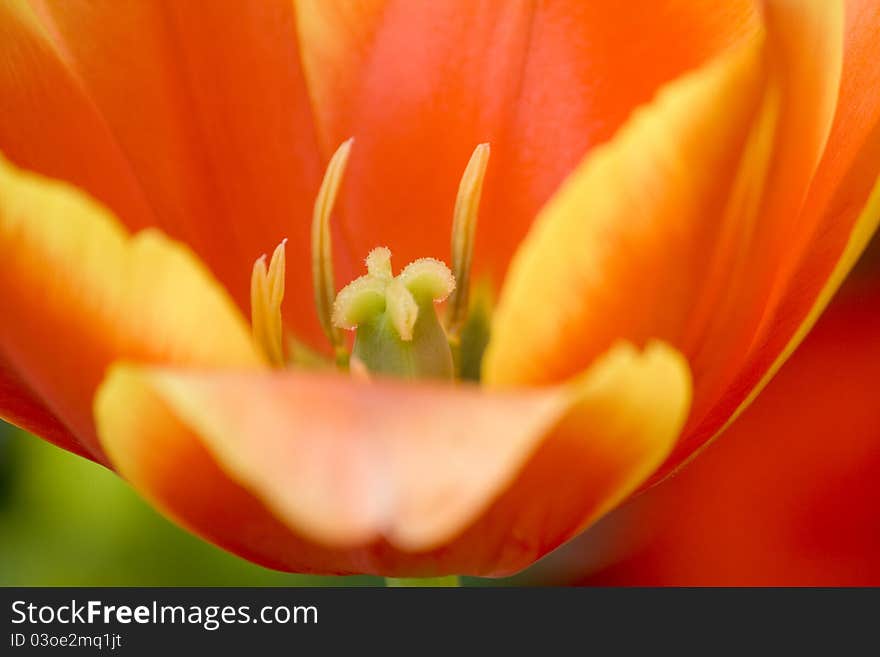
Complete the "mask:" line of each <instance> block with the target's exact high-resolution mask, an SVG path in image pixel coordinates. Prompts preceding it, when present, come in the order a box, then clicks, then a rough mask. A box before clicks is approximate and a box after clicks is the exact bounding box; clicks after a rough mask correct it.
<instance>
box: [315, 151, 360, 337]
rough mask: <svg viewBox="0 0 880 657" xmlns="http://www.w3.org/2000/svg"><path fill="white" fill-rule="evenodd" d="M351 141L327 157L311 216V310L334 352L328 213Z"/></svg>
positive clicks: (331, 255) (334, 295) (332, 291)
mask: <svg viewBox="0 0 880 657" xmlns="http://www.w3.org/2000/svg"><path fill="white" fill-rule="evenodd" d="M353 141H354V139H349V140H348V141H346V142H344V143H343V144H342V145H341V146H340V147H339V148H338V149H337V151H336V152H335V153H334V154H333V157H332V158H330V163H329V164H328V165H327V171H326V173H325V174H324V180H323V182H322V183H321V189H320V190H319V191H318V197H317V198H316V199H315V209H314V214H313V215H312V283H313V285H314V290H315V307H316V309H317V311H318V320H319V321H320V322H321V328H323V329H324V333H325V334H326V336H327V338H328V339H329V340H330V343H331V344H332V345H333V347H334V349H335V350H336V351H337V353H339V352H340V350H342V349H343V344H342V335H341V334H340V332H339V329H338V328H336V327H335V326H334V324H333V321H332V314H333V304H334V299H335V297H336V285H335V282H334V280H333V248H332V242H331V236H330V214H331V213H332V212H333V205H334V203H335V202H336V195H337V194H338V193H339V186H340V185H341V184H342V175H343V173H344V172H345V165H346V163H347V162H348V156H349V153H350V152H351V145H352V142H353Z"/></svg>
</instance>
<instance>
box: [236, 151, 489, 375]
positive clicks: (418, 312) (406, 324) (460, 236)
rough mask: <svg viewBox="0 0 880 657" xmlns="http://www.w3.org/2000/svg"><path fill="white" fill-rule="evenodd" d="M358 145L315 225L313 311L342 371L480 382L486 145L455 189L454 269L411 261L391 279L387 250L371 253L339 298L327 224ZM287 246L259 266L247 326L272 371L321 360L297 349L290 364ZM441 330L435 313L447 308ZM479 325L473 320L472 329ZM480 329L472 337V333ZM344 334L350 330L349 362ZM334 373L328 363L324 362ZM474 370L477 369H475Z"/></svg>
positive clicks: (333, 180)
mask: <svg viewBox="0 0 880 657" xmlns="http://www.w3.org/2000/svg"><path fill="white" fill-rule="evenodd" d="M351 146H352V140H351V139H350V140H348V141H347V142H345V143H344V144H342V145H341V146H340V147H339V149H338V150H337V151H336V153H335V154H334V155H333V157H332V158H331V160H330V163H329V164H328V166H327V172H326V173H325V175H324V180H323V182H322V184H321V188H320V190H319V192H318V196H317V198H316V200H315V209H314V214H313V217H312V245H311V246H312V281H313V286H314V297H315V308H316V311H317V314H318V319H319V320H320V323H321V327H322V328H323V330H324V334H325V335H326V336H327V339H328V340H329V341H330V344H331V345H332V347H333V350H334V353H335V361H336V366H337V367H340V368H346V367H347V368H349V370H350V371H351V372H352V374H353V375H359V376H369V375H370V374H380V375H393V376H399V377H403V378H409V379H413V378H441V379H452V378H454V377H456V376H464V377H466V378H478V375H479V359H480V358H481V356H482V349H483V347H484V346H485V342H486V336H487V331H488V314H487V312H486V310H485V308H484V307H483V305H482V304H480V307H478V308H477V309H476V312H474V311H473V309H471V307H470V305H469V287H470V269H471V261H472V257H473V247H474V238H475V234H476V222H477V215H478V209H479V204H480V195H481V192H482V186H483V179H484V177H485V173H486V167H487V165H488V161H489V145H488V144H480V145H479V146H477V148H476V149H475V150H474V153H473V155H472V156H471V159H470V161H469V162H468V165H467V168H466V169H465V172H464V175H463V176H462V180H461V184H460V186H459V190H458V197H457V199H456V203H455V211H454V216H453V224H452V270H450V268H449V267H447V266H446V265H445V264H444V263H442V262H441V261H439V260H436V259H434V258H420V259H418V260H415V261H414V262H411V263H410V264H409V265H407V266H406V267H404V268H403V270H402V271H401V272H400V273H399V274H398V275H397V276H394V274H393V272H392V269H391V251H390V250H389V249H387V248H385V247H379V248H375V249H373V250H372V251H371V252H370V253H369V255H368V256H367V258H366V265H367V273H366V274H365V275H363V276H360V277H359V278H357V279H355V280H354V281H352V282H351V283H349V284H348V285H346V286H345V287H344V288H343V289H342V290H340V291H339V294H338V295H337V294H336V292H335V290H336V286H335V282H334V272H333V255H332V244H331V233H330V215H331V213H332V210H333V206H334V203H335V200H336V195H337V193H338V191H339V187H340V185H341V183H342V176H343V173H344V171H345V165H346V163H347V161H348V156H349V153H350V151H351ZM285 242H286V240H285V241H284V242H282V243H281V244H279V245H278V247H277V248H276V249H275V252H274V253H273V254H272V258H271V260H270V261H269V264H268V266H267V264H266V256H265V255H264V256H262V257H261V258H259V259H258V260H257V261H256V262H255V263H254V268H253V273H252V276H251V320H252V324H253V333H254V340H255V341H256V343H257V344H258V345H259V347H260V348H261V349H262V351H263V352H264V353H265V354H266V357H267V359H268V360H269V362H270V363H272V364H273V365H275V366H277V367H281V366H284V365H285V364H286V363H287V362H288V360H292V361H293V362H294V364H303V363H304V362H305V361H306V360H308V361H309V362H313V361H314V360H315V359H320V357H318V356H316V354H314V352H311V350H308V349H306V348H304V347H303V345H302V344H301V343H297V342H296V341H293V342H292V343H291V344H292V345H293V348H292V349H291V351H296V352H297V353H293V354H291V355H290V356H289V357H285V348H284V330H283V326H282V321H281V302H282V299H283V297H284V276H285V254H284V249H285ZM447 299H448V302H447V306H446V313H445V317H444V320H443V321H442V322H441V319H440V317H438V314H437V311H436V304H438V303H440V302H442V301H444V300H447ZM475 319H476V320H477V321H476V322H475ZM475 326H476V329H477V330H476V331H474V328H475ZM341 329H347V330H353V331H356V333H355V340H354V346H353V349H352V352H351V354H350V355H349V353H348V350H347V348H346V346H345V341H344V339H343V335H342V332H341ZM326 365H328V366H329V363H326ZM475 365H476V366H475Z"/></svg>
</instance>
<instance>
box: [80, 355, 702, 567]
mask: <svg viewBox="0 0 880 657" xmlns="http://www.w3.org/2000/svg"><path fill="white" fill-rule="evenodd" d="M688 400H689V377H688V373H687V368H686V365H685V364H684V362H683V360H682V359H681V357H680V356H679V355H678V354H676V353H675V352H674V351H672V350H670V349H669V348H668V347H665V346H663V345H660V344H655V345H652V346H651V347H650V348H649V349H647V350H646V351H645V352H644V353H643V354H638V353H636V352H635V350H633V349H632V348H631V347H629V346H626V345H623V346H618V347H616V348H615V349H614V350H612V351H611V352H609V354H607V355H606V356H604V357H603V358H602V359H600V360H599V361H597V363H596V364H595V365H594V366H593V367H592V368H591V369H590V370H589V371H588V372H586V373H585V374H584V375H583V377H582V378H580V379H579V380H578V381H577V382H575V383H573V384H572V385H570V386H567V387H562V388H554V389H547V390H543V391H532V392H517V393H510V394H504V393H501V394H485V393H483V392H482V391H480V390H479V389H478V388H476V387H469V386H461V387H453V386H442V387H441V386H433V385H428V384H422V385H412V384H406V385H404V384H400V383H397V382H393V381H377V382H371V383H366V382H359V381H355V380H352V379H347V378H342V377H339V376H318V375H307V374H302V373H296V372H285V373H262V374H234V373H226V374H203V373H197V372H195V373H194V372H187V371H181V370H169V369H149V368H139V367H136V366H129V365H120V366H117V367H115V368H114V369H113V370H111V373H110V375H109V376H108V378H107V380H106V382H105V383H104V384H103V386H102V387H101V389H100V391H99V393H98V397H97V399H96V404H95V413H96V418H97V423H98V427H99V433H100V435H101V440H102V443H103V444H104V445H105V446H106V448H107V450H108V453H109V455H110V458H111V460H112V462H113V464H114V465H115V466H116V467H117V468H118V469H119V471H120V472H121V473H122V474H123V475H124V476H125V477H126V478H128V479H129V480H130V481H131V482H132V483H133V484H134V485H135V487H137V488H138V489H140V490H141V491H142V492H143V493H144V494H145V495H146V496H147V497H149V498H150V499H152V500H153V501H154V502H155V503H157V504H158V505H159V506H160V507H162V508H163V509H165V510H166V511H167V512H168V513H169V514H171V515H172V516H173V517H175V518H177V519H178V520H179V521H180V522H182V523H183V524H185V525H187V526H189V527H191V528H193V529H194V530H195V531H197V532H199V533H200V534H202V535H203V536H205V537H207V538H208V539H210V540H212V541H215V542H217V543H219V544H220V545H222V546H224V547H226V548H228V549H231V550H234V551H236V552H238V553H240V554H242V555H243V556H247V557H248V558H252V559H255V560H258V561H260V562H263V563H269V564H273V565H275V566H276V567H283V568H285V569H289V570H297V571H308V572H315V571H318V572H320V571H324V572H373V573H381V574H386V575H415V574H421V575H435V574H441V573H450V572H451V573H475V574H492V573H495V574H498V573H502V572H510V571H513V570H516V569H519V568H522V567H524V566H525V565H527V564H528V563H530V562H531V561H533V560H534V559H536V558H538V557H539V556H541V555H542V554H544V553H545V552H547V551H549V550H551V549H552V548H553V547H555V546H557V545H558V544H559V543H561V542H562V541H564V540H566V539H567V538H570V537H571V536H572V535H573V534H574V533H576V532H577V531H579V530H580V529H581V528H583V527H584V526H585V525H586V524H588V523H589V522H590V521H592V520H593V519H594V518H595V517H596V516H597V515H599V514H601V513H603V512H605V511H607V510H608V509H609V508H610V507H611V506H613V505H614V504H616V503H618V502H619V501H620V500H621V499H622V498H623V497H624V496H625V495H627V494H628V493H629V492H630V491H631V490H632V489H633V488H635V487H636V486H637V485H638V484H639V482H640V481H641V480H642V479H643V478H644V477H645V476H646V475H647V474H648V473H650V472H651V470H652V469H653V468H654V467H655V466H656V465H657V464H658V463H659V462H660V461H661V460H662V459H663V457H664V456H665V454H666V452H667V450H668V449H669V447H670V446H671V445H672V443H673V441H674V439H675V435H676V434H677V431H678V429H679V427H680V424H681V422H682V421H683V418H684V417H685V414H686V412H687V406H688ZM221 473H225V477H224V476H223V475H222V474H221ZM551 473H552V474H551ZM551 477H552V485H551V480H550V478H551ZM227 478H228V479H227ZM218 483H219V487H218ZM242 508H249V509H252V510H253V509H259V511H258V512H257V513H256V515H254V516H252V520H251V521H250V523H251V524H250V526H249V527H248V528H246V529H245V530H244V531H243V528H242V522H243V520H242V519H241V516H240V515H239V513H238V510H239V509H242ZM227 509H232V510H233V516H234V518H233V519H232V520H231V521H230V519H229V517H228V515H227ZM280 526H286V527H287V531H286V532H282V531H281V530H280Z"/></svg>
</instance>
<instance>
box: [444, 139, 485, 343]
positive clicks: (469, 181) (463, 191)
mask: <svg viewBox="0 0 880 657" xmlns="http://www.w3.org/2000/svg"><path fill="white" fill-rule="evenodd" d="M489 151H490V149H489V144H480V145H479V146H477V147H476V148H475V149H474V152H473V154H472V155H471V159H470V161H469V162H468V165H467V167H466V168H465V170H464V174H463V175H462V177H461V183H460V184H459V187H458V196H457V197H456V199H455V210H454V212H453V222H452V274H453V276H454V277H455V280H456V281H458V286H457V287H456V289H455V291H454V292H453V293H452V296H451V297H450V299H449V304H448V306H447V314H446V326H447V330H448V332H449V334H450V337H451V338H452V339H453V340H456V339H457V337H458V333H459V331H460V330H461V326H462V324H463V323H464V320H465V316H466V315H467V310H468V294H469V291H470V272H471V262H472V260H473V255H474V240H475V238H476V230H477V217H478V214H479V209H480V196H481V195H482V193H483V180H484V178H485V177H486V168H487V167H488V166H489Z"/></svg>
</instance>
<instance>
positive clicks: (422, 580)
mask: <svg viewBox="0 0 880 657" xmlns="http://www.w3.org/2000/svg"><path fill="white" fill-rule="evenodd" d="M385 586H388V587H392V586H393V587H416V586H441V587H448V586H461V581H460V580H459V578H458V575H447V576H446V577H386V578H385Z"/></svg>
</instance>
